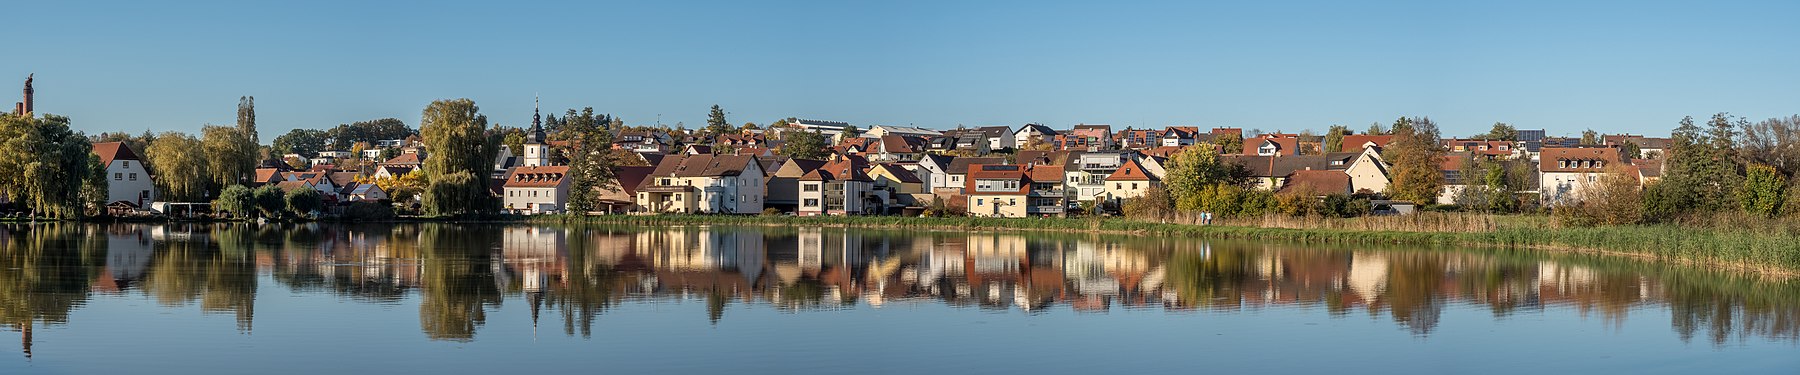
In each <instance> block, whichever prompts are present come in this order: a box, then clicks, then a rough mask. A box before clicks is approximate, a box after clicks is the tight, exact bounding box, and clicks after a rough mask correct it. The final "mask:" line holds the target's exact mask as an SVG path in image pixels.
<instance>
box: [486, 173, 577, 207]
mask: <svg viewBox="0 0 1800 375" xmlns="http://www.w3.org/2000/svg"><path fill="white" fill-rule="evenodd" d="M568 176H569V167H568V166H562V165H558V166H534V167H518V168H513V170H512V173H509V174H508V175H507V176H506V184H505V185H503V186H502V187H501V188H500V195H501V197H500V202H501V205H502V207H505V208H506V210H507V211H511V212H514V213H519V214H525V215H541V214H548V213H560V212H563V210H565V209H567V207H568V206H567V205H568V203H569V178H568Z"/></svg>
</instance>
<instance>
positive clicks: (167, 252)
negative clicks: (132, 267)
mask: <svg viewBox="0 0 1800 375" xmlns="http://www.w3.org/2000/svg"><path fill="white" fill-rule="evenodd" d="M226 239H228V240H232V241H233V244H231V245H230V246H222V244H221V243H219V242H213V241H211V238H210V237H207V236H192V237H189V236H186V235H185V233H184V235H183V236H179V237H174V239H172V240H170V241H162V242H161V243H159V244H158V250H157V251H156V256H155V257H153V258H152V259H151V263H150V271H149V273H148V274H147V275H146V276H145V282H144V291H145V292H146V293H148V294H149V295H150V296H151V297H153V298H155V299H156V300H157V302H159V303H162V304H163V305H167V306H181V305H185V304H188V303H190V302H192V301H194V300H196V299H198V300H200V308H201V310H203V311H206V312H208V313H218V312H230V313H233V314H235V315H236V316H237V323H238V329H240V330H243V331H246V332H248V331H249V330H250V328H251V323H252V317H253V315H254V313H255V302H256V263H255V261H254V260H253V259H252V258H251V253H248V252H242V251H240V250H239V249H241V246H243V245H242V244H241V243H238V242H236V241H240V240H241V239H239V238H230V237H227V238H226ZM227 248H229V249H232V251H226V250H225V249H227Z"/></svg>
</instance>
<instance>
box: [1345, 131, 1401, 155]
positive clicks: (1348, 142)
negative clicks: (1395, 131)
mask: <svg viewBox="0 0 1800 375" xmlns="http://www.w3.org/2000/svg"><path fill="white" fill-rule="evenodd" d="M1393 141H1394V136H1391V135H1368V134H1357V135H1346V136H1344V144H1343V146H1342V147H1341V148H1342V150H1337V151H1341V152H1359V151H1362V149H1363V145H1366V144H1370V143H1374V144H1375V147H1387V145H1388V143H1389V142H1393Z"/></svg>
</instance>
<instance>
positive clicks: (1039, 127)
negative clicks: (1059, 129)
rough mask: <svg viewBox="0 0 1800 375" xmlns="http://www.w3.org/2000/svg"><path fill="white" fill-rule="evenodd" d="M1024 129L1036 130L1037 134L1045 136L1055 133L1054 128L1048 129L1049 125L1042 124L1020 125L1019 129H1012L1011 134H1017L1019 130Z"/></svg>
mask: <svg viewBox="0 0 1800 375" xmlns="http://www.w3.org/2000/svg"><path fill="white" fill-rule="evenodd" d="M1026 129H1032V130H1036V131H1037V132H1038V134H1042V135H1043V136H1045V137H1050V136H1054V135H1056V130H1054V129H1050V127H1048V126H1044V125H1043V124H1025V125H1020V126H1019V130H1014V131H1013V134H1018V133H1020V132H1024V131H1025V130H1026Z"/></svg>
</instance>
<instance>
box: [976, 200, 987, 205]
mask: <svg viewBox="0 0 1800 375" xmlns="http://www.w3.org/2000/svg"><path fill="white" fill-rule="evenodd" d="M985 204H987V202H986V201H984V200H981V199H976V200H975V205H976V206H980V205H985Z"/></svg>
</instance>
